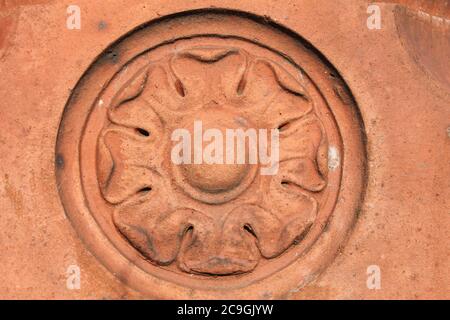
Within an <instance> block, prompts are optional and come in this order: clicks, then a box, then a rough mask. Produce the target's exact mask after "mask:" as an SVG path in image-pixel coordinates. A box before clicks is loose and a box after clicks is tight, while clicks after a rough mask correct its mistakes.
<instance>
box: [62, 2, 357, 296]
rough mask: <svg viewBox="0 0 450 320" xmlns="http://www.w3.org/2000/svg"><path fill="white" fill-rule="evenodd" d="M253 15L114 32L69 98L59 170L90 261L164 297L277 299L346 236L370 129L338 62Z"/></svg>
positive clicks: (180, 18) (198, 16)
mask: <svg viewBox="0 0 450 320" xmlns="http://www.w3.org/2000/svg"><path fill="white" fill-rule="evenodd" d="M263 21H264V20H263V19H261V20H260V19H259V18H258V17H251V16H248V15H246V16H243V15H241V14H238V13H232V12H211V11H208V12H191V13H186V14H184V15H177V16H173V17H166V18H164V19H160V20H158V21H155V22H152V23H150V24H148V25H146V26H144V27H142V28H139V29H137V30H136V31H134V32H132V33H130V34H129V35H128V36H127V37H124V38H123V39H121V40H120V41H118V42H117V43H115V44H113V45H112V46H111V47H110V48H109V49H108V50H106V51H105V54H104V55H102V56H101V57H100V58H99V59H98V60H97V61H95V62H94V63H93V64H92V66H91V67H90V68H89V70H88V71H86V73H85V75H84V76H83V77H82V78H81V80H80V81H79V83H78V84H77V87H76V88H75V89H74V92H73V94H72V96H71V98H70V100H69V102H68V103H67V105H66V108H65V112H64V115H63V118H62V122H61V126H60V131H59V136H58V141H57V148H56V175H57V179H58V185H59V186H60V195H61V199H62V202H63V205H64V207H65V209H66V212H67V215H68V217H69V219H70V220H71V221H72V223H73V225H74V227H75V229H76V230H77V232H78V233H79V235H80V237H81V238H82V239H83V240H84V241H85V243H86V244H87V245H88V247H89V248H90V250H91V251H92V252H93V253H94V254H95V255H96V256H97V257H98V258H99V260H100V261H101V262H102V263H103V264H104V265H105V266H106V267H107V268H108V269H109V270H111V271H112V272H113V273H114V274H115V275H116V276H117V277H119V278H120V279H121V280H122V281H124V282H125V283H127V284H129V285H130V286H132V287H134V288H136V289H138V290H140V291H143V292H146V293H148V294H150V295H153V296H156V297H161V298H271V297H283V296H285V295H286V294H287V293H288V292H289V291H291V290H295V289H299V288H301V287H303V286H304V285H306V284H307V283H308V282H310V281H311V280H313V279H314V278H315V277H316V276H317V275H318V274H319V272H320V271H322V270H323V269H324V268H325V267H326V266H327V265H328V264H329V263H330V262H332V260H333V258H334V256H335V254H336V253H337V252H338V250H339V247H340V246H342V245H343V242H344V241H345V239H346V236H347V234H348V231H349V230H350V229H351V227H352V225H353V223H354V220H355V218H356V215H357V211H358V208H359V205H360V203H361V201H362V197H363V191H364V177H365V151H364V150H365V149H364V131H363V125H362V122H361V120H360V118H359V116H358V110H357V106H356V103H355V102H354V100H353V98H352V95H351V93H350V91H349V89H348V88H347V86H346V85H345V83H344V81H343V80H342V79H341V78H340V76H339V75H338V73H337V72H336V71H335V70H334V69H333V68H332V67H331V66H330V64H329V63H328V62H326V61H324V58H323V57H322V56H321V55H320V53H318V52H317V51H316V50H315V49H313V48H311V46H310V45H309V44H307V43H306V42H305V41H304V40H302V39H301V38H300V37H298V36H294V35H293V33H291V32H288V31H287V30H284V29H283V28H281V27H278V26H273V25H269V24H267V23H264V22H263Z"/></svg>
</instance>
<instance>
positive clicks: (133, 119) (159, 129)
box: [109, 99, 163, 142]
mask: <svg viewBox="0 0 450 320" xmlns="http://www.w3.org/2000/svg"><path fill="white" fill-rule="evenodd" d="M109 119H110V120H111V122H113V123H115V124H118V125H122V126H125V127H129V128H134V129H136V130H138V132H139V133H141V135H144V136H148V141H149V142H155V141H161V137H162V135H163V126H162V123H161V120H160V118H159V117H158V115H157V114H156V112H155V111H154V110H153V108H152V107H151V106H150V105H149V104H148V103H147V102H146V101H145V100H143V99H135V100H131V101H128V102H125V103H123V104H121V105H120V106H119V107H116V108H112V109H109Z"/></svg>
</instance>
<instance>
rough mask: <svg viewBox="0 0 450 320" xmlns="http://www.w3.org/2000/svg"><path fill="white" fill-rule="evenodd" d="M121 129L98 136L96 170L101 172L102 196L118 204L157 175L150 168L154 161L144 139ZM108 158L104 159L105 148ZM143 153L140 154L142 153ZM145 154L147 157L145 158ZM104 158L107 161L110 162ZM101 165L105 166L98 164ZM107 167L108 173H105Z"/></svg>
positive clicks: (149, 186)
mask: <svg viewBox="0 0 450 320" xmlns="http://www.w3.org/2000/svg"><path fill="white" fill-rule="evenodd" d="M136 135H137V134H132V133H130V132H128V131H126V130H123V129H110V130H107V131H106V132H105V133H104V135H103V136H102V137H101V138H100V144H104V147H102V148H101V149H99V151H100V153H101V154H103V156H102V157H100V160H102V159H103V161H100V162H99V167H100V168H99V172H101V177H102V179H101V189H102V193H103V195H104V197H105V198H106V200H108V201H109V202H111V203H120V202H122V201H124V200H125V199H126V198H128V197H130V196H131V195H133V194H136V193H137V192H139V191H140V190H143V189H145V188H151V187H152V186H153V183H154V180H155V179H158V178H159V177H158V174H157V173H155V172H154V171H152V170H151V169H150V166H151V164H152V163H153V162H154V161H156V157H157V155H156V153H155V150H154V149H153V148H152V147H151V145H150V144H148V143H146V141H145V138H141V137H135V136H136ZM105 150H108V152H109V159H108V158H106V159H105V154H107V153H106V151H105ZM143 155H144V156H143ZM145 155H148V158H147V159H145ZM106 160H111V162H112V163H111V164H109V162H107V161H106ZM102 164H105V167H103V168H102V167H101V165H102ZM108 170H109V172H108Z"/></svg>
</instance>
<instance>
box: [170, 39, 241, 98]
mask: <svg viewBox="0 0 450 320" xmlns="http://www.w3.org/2000/svg"><path fill="white" fill-rule="evenodd" d="M171 66H172V70H173V72H174V74H175V76H176V77H177V78H178V79H179V81H180V83H181V85H182V87H183V94H184V96H185V97H186V99H188V100H192V101H194V102H196V103H197V104H200V106H201V105H204V104H207V103H209V102H210V101H212V100H213V101H215V102H217V103H224V102H225V101H226V100H227V99H233V98H236V97H237V95H238V88H239V83H240V81H241V80H242V77H243V74H244V72H245V66H246V56H245V55H244V54H243V53H242V52H241V51H239V50H237V49H233V48H216V47H199V48H194V49H189V50H185V51H182V52H180V53H178V54H177V55H176V56H175V57H174V58H173V60H172V62H171Z"/></svg>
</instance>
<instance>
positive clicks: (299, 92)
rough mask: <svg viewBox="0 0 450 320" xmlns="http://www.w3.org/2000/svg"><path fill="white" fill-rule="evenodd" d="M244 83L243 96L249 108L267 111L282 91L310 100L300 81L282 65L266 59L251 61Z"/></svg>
mask: <svg viewBox="0 0 450 320" xmlns="http://www.w3.org/2000/svg"><path fill="white" fill-rule="evenodd" d="M244 83H245V86H244V89H243V91H242V96H243V99H244V100H245V104H246V105H247V106H248V107H249V108H258V109H261V110H263V111H265V110H266V109H267V107H268V106H269V105H270V104H272V102H273V101H274V99H275V98H276V97H277V95H278V94H279V93H280V92H284V93H287V94H291V95H294V96H297V97H300V98H301V99H302V100H303V101H308V97H307V95H306V90H305V89H304V88H303V86H302V85H301V84H300V83H299V82H298V81H296V80H295V79H294V78H293V77H292V76H291V75H290V74H289V73H288V72H287V71H286V70H284V69H283V68H282V67H281V66H279V65H277V64H275V63H272V62H269V61H266V60H264V59H257V60H255V61H253V62H252V63H251V65H250V67H249V70H248V74H247V75H246V77H245V80H244Z"/></svg>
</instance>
